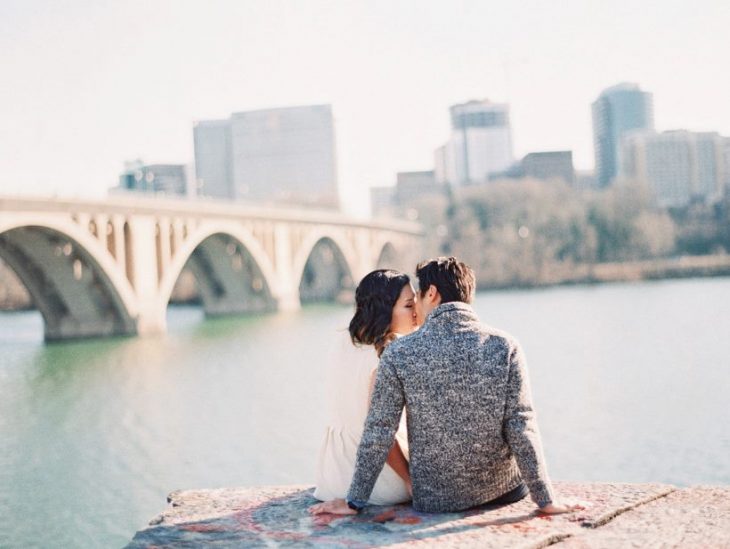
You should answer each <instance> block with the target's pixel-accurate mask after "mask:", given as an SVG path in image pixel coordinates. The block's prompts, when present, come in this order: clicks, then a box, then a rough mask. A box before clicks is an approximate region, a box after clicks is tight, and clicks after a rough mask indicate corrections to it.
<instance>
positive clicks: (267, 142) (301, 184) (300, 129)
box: [194, 105, 339, 208]
mask: <svg viewBox="0 0 730 549" xmlns="http://www.w3.org/2000/svg"><path fill="white" fill-rule="evenodd" d="M194 137H195V160H196V174H197V178H198V184H199V186H200V194H202V195H208V196H217V197H223V198H233V199H241V200H249V201H252V202H261V203H279V204H292V205H308V206H316V207H325V208H338V207H339V195H338V189H337V161H336V153H335V132H334V120H333V117H332V109H331V107H330V106H329V105H313V106H305V107H289V108H280V109H266V110H259V111H248V112H239V113H234V114H233V115H231V117H230V118H229V119H228V120H212V121H203V122H198V123H197V124H196V126H195V129H194Z"/></svg>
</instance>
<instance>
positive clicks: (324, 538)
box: [127, 482, 730, 549]
mask: <svg viewBox="0 0 730 549" xmlns="http://www.w3.org/2000/svg"><path fill="white" fill-rule="evenodd" d="M555 486H556V490H557V492H558V493H559V494H560V495H561V497H565V498H571V499H581V500H586V501H589V502H591V504H592V505H591V507H590V508H589V509H588V510H586V511H582V512H580V513H574V514H569V515H559V516H552V517H550V516H543V515H539V514H537V513H536V512H535V507H534V505H533V503H532V502H531V501H529V498H528V499H527V500H523V501H521V502H518V503H516V504H513V505H508V506H504V507H486V506H485V507H482V508H477V509H471V510H469V511H465V512H461V513H439V514H426V513H418V512H416V511H414V510H413V509H412V508H411V507H409V506H407V505H396V506H389V507H375V506H373V507H368V508H367V509H366V511H365V512H363V513H361V514H360V515H357V516H354V517H351V516H348V517H336V516H333V515H320V516H319V517H312V516H310V515H309V513H308V512H307V508H308V507H309V506H310V505H312V504H314V503H316V500H315V499H314V498H313V497H312V495H311V493H312V489H311V487H307V486H279V487H260V488H224V489H218V490H187V491H177V492H173V493H172V494H170V496H169V498H168V501H169V503H170V506H169V507H168V508H167V509H166V510H165V511H164V512H163V513H162V514H161V515H159V516H158V517H157V518H155V519H154V520H153V521H152V522H151V523H150V526H149V527H148V528H146V529H144V530H141V531H140V532H138V533H137V534H136V535H135V537H134V539H133V540H132V542H131V543H130V544H129V545H127V547H128V548H129V549H139V548H143V547H149V548H151V547H169V548H175V547H195V546H207V545H214V546H215V547H322V546H326V547H330V548H339V547H343V548H344V547H347V548H350V549H352V548H366V547H378V546H388V547H393V548H397V547H427V546H434V545H438V546H439V547H450V548H461V547H483V548H496V547H500V548H501V547H521V548H539V547H547V546H548V545H552V544H555V543H558V544H559V545H567V546H569V547H571V548H576V549H577V548H584V547H585V548H588V547H624V546H626V545H634V543H635V542H638V543H639V545H637V546H657V547H659V546H661V547H675V546H680V545H685V546H686V545H702V546H707V545H708V544H709V545H711V546H714V547H720V546H725V547H730V487H714V488H691V489H686V490H677V489H676V488H674V487H673V486H670V485H666V484H618V483H605V484H602V483H569V482H558V483H555ZM698 535H700V536H704V537H697V536H698ZM706 542H708V543H706Z"/></svg>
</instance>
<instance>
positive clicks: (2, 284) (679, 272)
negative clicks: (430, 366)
mask: <svg viewBox="0 0 730 549" xmlns="http://www.w3.org/2000/svg"><path fill="white" fill-rule="evenodd" d="M479 274H480V273H477V275H478V276H479ZM482 275H483V273H482ZM714 276H730V255H704V256H682V257H677V258H670V259H653V260H646V261H631V262H624V263H596V264H578V265H574V264H561V265H552V266H549V267H545V268H543V269H541V270H540V271H539V272H538V274H537V275H535V276H531V277H527V278H521V279H510V280H500V279H499V277H484V276H481V277H480V278H479V279H478V281H477V286H478V289H479V290H503V289H520V288H545V287H550V286H561V285H574V284H601V283H609V282H633V281H639V280H661V279H676V278H698V277H714ZM348 297H349V295H348ZM171 303H176V304H199V303H200V298H199V296H198V291H197V285H196V282H195V279H194V277H193V275H192V273H190V272H189V271H183V272H182V273H181V275H180V279H179V280H178V282H177V284H176V285H175V288H174V289H173V292H172V296H171ZM33 308H34V306H33V302H32V300H31V297H30V295H29V294H28V291H27V290H26V289H25V287H24V286H23V285H22V284H21V282H20V281H19V280H18V278H17V277H16V276H15V274H14V273H13V272H12V271H11V270H10V269H9V267H7V265H5V264H4V263H3V262H2V260H0V311H22V310H29V309H33Z"/></svg>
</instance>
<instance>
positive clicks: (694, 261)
mask: <svg viewBox="0 0 730 549" xmlns="http://www.w3.org/2000/svg"><path fill="white" fill-rule="evenodd" d="M477 276H479V273H477ZM717 276H730V255H706V256H682V257H676V258H664V259H651V260H645V261H628V262H622V263H595V264H560V265H551V266H546V267H544V268H542V269H539V270H538V272H537V273H536V274H535V275H533V276H530V277H525V278H521V279H518V280H514V279H512V280H507V281H504V280H502V281H498V282H495V281H494V280H490V279H489V278H484V277H482V278H480V279H478V281H477V286H478V289H479V290H496V289H520V288H545V287H550V286H561V285H566V286H567V285H575V284H602V283H611V282H637V281H641V280H664V279H667V280H668V279H678V278H702V277H717Z"/></svg>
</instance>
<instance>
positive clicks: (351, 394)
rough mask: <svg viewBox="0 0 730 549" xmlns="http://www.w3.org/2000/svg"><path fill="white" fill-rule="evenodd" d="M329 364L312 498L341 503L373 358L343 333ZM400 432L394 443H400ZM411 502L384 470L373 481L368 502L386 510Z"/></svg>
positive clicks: (365, 404) (375, 361) (403, 437)
mask: <svg viewBox="0 0 730 549" xmlns="http://www.w3.org/2000/svg"><path fill="white" fill-rule="evenodd" d="M335 339H336V342H335V344H334V345H333V352H332V353H331V354H330V358H329V360H328V362H329V367H330V373H329V380H328V381H329V383H328V389H327V392H328V395H329V401H330V407H329V414H328V425H327V427H326V430H325V436H324V440H323V442H322V446H321V448H320V453H319V458H318V460H317V471H316V483H317V487H316V488H315V491H314V497H316V498H317V499H320V500H329V499H337V498H344V497H345V495H346V494H347V489H348V488H349V486H350V481H351V480H352V474H353V472H354V470H355V458H356V456H357V446H358V444H359V443H360V438H361V436H362V431H363V426H364V424H365V418H366V417H367V413H368V407H369V391H370V380H371V376H372V375H373V373H374V372H375V370H377V367H378V357H377V355H376V354H375V350H374V349H373V348H372V347H369V346H367V347H355V346H354V345H353V344H352V342H351V341H350V336H349V334H348V333H347V332H342V333H338V334H337V336H336V338H335ZM404 427H405V426H402V427H401V429H399V433H398V435H397V437H398V439H399V440H400V441H401V442H402V443H405V440H406V435H405V430H404ZM408 500H410V496H409V494H408V490H407V489H406V486H405V483H404V482H403V480H402V479H401V478H400V477H399V476H398V475H397V474H396V473H395V471H393V470H392V469H391V468H390V467H389V466H388V465H386V466H385V467H384V468H383V471H382V473H381V474H380V476H379V477H378V481H377V482H376V484H375V488H374V489H373V493H372V495H371V497H370V502H371V503H373V504H376V505H388V504H393V503H401V502H404V501H408Z"/></svg>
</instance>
